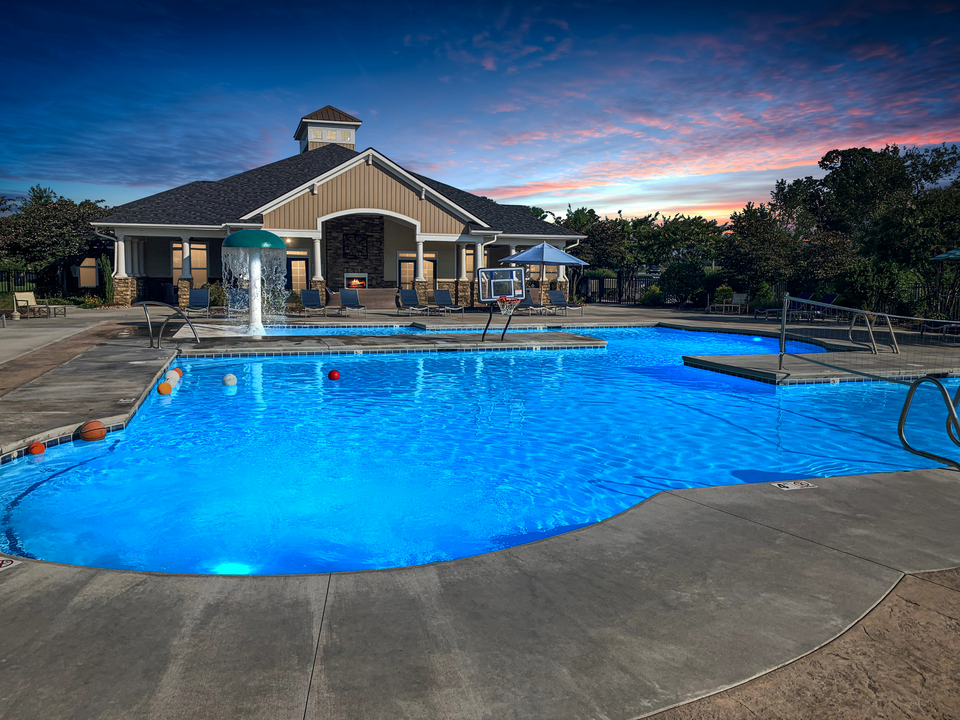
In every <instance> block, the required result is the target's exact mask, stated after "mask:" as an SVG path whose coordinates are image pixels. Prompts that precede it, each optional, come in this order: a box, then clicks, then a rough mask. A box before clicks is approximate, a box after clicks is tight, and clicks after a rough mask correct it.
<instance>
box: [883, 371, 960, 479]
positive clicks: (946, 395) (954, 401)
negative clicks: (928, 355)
mask: <svg viewBox="0 0 960 720" xmlns="http://www.w3.org/2000/svg"><path fill="white" fill-rule="evenodd" d="M924 383H931V384H933V385H935V386H936V388H937V389H938V390H939V391H940V396H941V397H942V398H943V402H944V403H945V404H946V406H947V435H949V436H950V439H951V440H952V441H953V444H954V445H957V446H958V447H960V437H958V436H960V418H958V417H957V405H958V404H960V387H958V388H957V392H956V394H955V395H954V396H953V397H952V398H951V397H950V392H949V391H948V390H947V388H945V387H944V385H943V383H942V382H940V381H939V380H938V379H937V378H935V377H931V376H930V375H925V376H923V377H922V378H917V379H916V380H914V381H913V382H912V383H911V384H910V389H909V390H908V391H907V399H906V400H904V401H903V410H901V411H900V422H899V423H897V434H898V435H899V436H900V442H901V444H902V445H903V447H904V449H905V450H907V451H908V452H912V453H913V454H914V455H920V456H921V457H925V458H927V459H929V460H936V461H937V462H941V463H943V464H944V465H949V466H951V467H953V468H954V469H956V470H960V462H957V461H955V460H951V459H950V458H945V457H943V456H942V455H935V454H934V453H930V452H926V451H925V450H917V448H915V447H913V446H912V445H910V443H908V442H907V438H906V435H904V432H903V428H904V425H906V423H907V414H908V413H909V412H910V404H911V403H912V402H913V395H914V393H916V392H917V389H918V388H919V387H920V386H921V385H923V384H924Z"/></svg>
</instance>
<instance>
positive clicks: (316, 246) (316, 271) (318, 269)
mask: <svg viewBox="0 0 960 720" xmlns="http://www.w3.org/2000/svg"><path fill="white" fill-rule="evenodd" d="M322 257H323V256H322V254H321V251H320V238H314V239H313V279H314V280H317V281H319V280H323V260H322V259H321V258H322Z"/></svg>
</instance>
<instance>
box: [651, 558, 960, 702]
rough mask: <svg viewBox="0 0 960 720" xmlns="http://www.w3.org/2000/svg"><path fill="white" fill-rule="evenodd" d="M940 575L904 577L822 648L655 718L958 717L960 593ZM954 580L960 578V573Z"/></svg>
mask: <svg viewBox="0 0 960 720" xmlns="http://www.w3.org/2000/svg"><path fill="white" fill-rule="evenodd" d="M937 575H942V574H938V573H925V574H923V575H918V576H912V575H908V576H907V577H905V578H904V579H903V580H902V581H901V582H900V583H899V584H898V585H897V587H896V588H895V589H894V590H893V592H891V593H890V595H888V596H887V597H886V598H884V600H883V602H881V603H880V604H879V605H878V606H877V608H876V609H875V610H874V611H873V612H871V613H870V614H869V615H867V617H865V618H864V619H863V620H861V621H860V622H858V623H857V624H856V625H855V626H854V627H853V628H852V629H851V630H850V631H849V632H847V633H845V634H844V635H843V636H842V637H840V638H839V639H837V640H836V641H834V642H832V643H830V644H829V645H827V646H826V647H824V648H822V649H821V650H818V651H816V652H815V653H813V654H811V655H809V656H807V657H804V658H801V659H800V660H798V661H797V662H795V663H792V664H790V665H789V666H787V667H785V668H782V669H779V670H775V671H774V672H772V673H770V674H768V675H764V676H763V677H761V678H758V679H756V680H753V681H752V682H749V683H746V684H745V685H742V686H740V687H737V688H734V689H732V690H728V691H726V692H722V693H719V694H717V695H713V696H711V697H708V698H705V699H703V700H698V701H696V702H693V703H689V704H687V705H683V706H680V707H678V708H674V709H672V710H667V711H665V712H663V713H660V714H657V715H654V716H653V717H655V718H656V720H738V719H739V718H770V719H773V718H777V719H781V720H808V719H809V718H836V719H837V720H876V719H877V718H902V719H904V720H906V719H908V718H915V719H916V720H948V719H953V718H958V717H960V592H958V591H957V590H956V588H954V589H952V590H951V589H950V588H949V587H944V586H943V585H940V584H938V583H936V582H934V579H935V576H937ZM952 575H953V576H954V579H955V580H956V581H960V573H958V571H956V570H954V571H952Z"/></svg>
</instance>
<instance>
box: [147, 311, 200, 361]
mask: <svg viewBox="0 0 960 720" xmlns="http://www.w3.org/2000/svg"><path fill="white" fill-rule="evenodd" d="M133 306H134V307H137V306H140V307H142V308H143V314H144V315H146V316H147V335H148V336H149V337H150V347H153V323H152V322H151V321H150V311H149V310H147V306H153V307H165V308H167V309H169V310H173V312H174V313H175V314H176V315H179V316H180V317H182V318H183V320H184V322H186V323H187V325H189V326H190V329H191V330H192V331H193V337H194V339H195V340H196V341H197V344H198V345H199V344H200V336H199V335H197V329H196V328H195V327H194V326H193V323H192V322H190V318H188V317H187V316H186V315H184V314H183V311H182V310H180V308H178V307H174V306H173V305H167V303H162V302H159V301H158V300H144V301H143V302H138V303H133ZM176 315H168V316H167V318H166V319H165V320H164V321H163V325H161V326H160V332H159V333H157V349H158V350H160V349H162V345H161V342H162V338H163V331H164V330H166V329H167V323H168V322H170V321H171V320H172V319H173V318H174V317H176Z"/></svg>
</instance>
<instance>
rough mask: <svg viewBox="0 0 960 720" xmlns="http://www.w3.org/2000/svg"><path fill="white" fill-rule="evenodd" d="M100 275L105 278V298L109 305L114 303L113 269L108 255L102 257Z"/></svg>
mask: <svg viewBox="0 0 960 720" xmlns="http://www.w3.org/2000/svg"><path fill="white" fill-rule="evenodd" d="M99 264H100V275H101V276H102V277H103V297H104V299H105V300H106V301H107V302H108V303H111V304H112V303H113V298H114V290H113V268H112V267H110V258H109V257H107V255H106V254H103V255H101V256H100V263H99Z"/></svg>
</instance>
